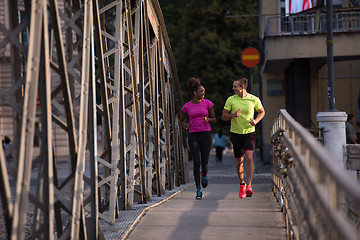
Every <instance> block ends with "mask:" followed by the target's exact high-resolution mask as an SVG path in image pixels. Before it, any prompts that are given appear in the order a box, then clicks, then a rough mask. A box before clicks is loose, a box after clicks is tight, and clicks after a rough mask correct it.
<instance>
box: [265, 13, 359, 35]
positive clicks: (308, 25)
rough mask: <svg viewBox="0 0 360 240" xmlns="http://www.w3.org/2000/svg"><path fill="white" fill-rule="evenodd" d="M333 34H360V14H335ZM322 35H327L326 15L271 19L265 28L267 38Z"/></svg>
mask: <svg viewBox="0 0 360 240" xmlns="http://www.w3.org/2000/svg"><path fill="white" fill-rule="evenodd" d="M333 32H334V33H345V32H360V12H339V13H334V14H333ZM321 33H326V14H325V13H321V14H316V13H312V14H302V15H289V16H276V17H269V18H268V19H267V24H266V28H265V36H283V35H309V34H321Z"/></svg>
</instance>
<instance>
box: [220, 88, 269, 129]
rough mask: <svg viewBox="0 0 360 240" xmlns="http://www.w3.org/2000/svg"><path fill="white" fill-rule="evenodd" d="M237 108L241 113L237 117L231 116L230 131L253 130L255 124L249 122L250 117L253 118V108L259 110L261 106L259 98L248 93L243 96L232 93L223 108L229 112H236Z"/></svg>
mask: <svg viewBox="0 0 360 240" xmlns="http://www.w3.org/2000/svg"><path fill="white" fill-rule="evenodd" d="M239 108H240V109H241V114H240V116H239V117H234V118H231V127H230V132H233V133H237V134H248V133H252V132H255V126H252V125H251V124H250V118H252V119H254V112H255V111H254V109H256V110H259V109H260V108H262V104H261V101H260V99H259V98H258V97H256V96H254V95H252V94H249V93H248V94H247V95H246V97H245V98H241V97H239V96H238V95H233V96H230V97H229V98H228V99H227V100H226V102H225V106H224V109H226V110H229V111H230V114H232V113H234V112H236V111H237V110H238V109H239Z"/></svg>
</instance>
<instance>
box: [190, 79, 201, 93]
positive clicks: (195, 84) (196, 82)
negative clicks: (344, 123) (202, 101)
mask: <svg viewBox="0 0 360 240" xmlns="http://www.w3.org/2000/svg"><path fill="white" fill-rule="evenodd" d="M187 85H188V86H189V88H190V90H191V94H192V95H194V91H197V90H198V89H199V87H201V86H202V85H201V84H200V79H198V78H195V77H191V78H189V79H188V81H187Z"/></svg>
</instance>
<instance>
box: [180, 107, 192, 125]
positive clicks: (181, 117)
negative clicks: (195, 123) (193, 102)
mask: <svg viewBox="0 0 360 240" xmlns="http://www.w3.org/2000/svg"><path fill="white" fill-rule="evenodd" d="M185 117H186V113H184V112H183V111H181V114H180V123H181V126H182V127H183V128H184V129H188V128H189V126H190V124H189V123H185V122H184V121H185Z"/></svg>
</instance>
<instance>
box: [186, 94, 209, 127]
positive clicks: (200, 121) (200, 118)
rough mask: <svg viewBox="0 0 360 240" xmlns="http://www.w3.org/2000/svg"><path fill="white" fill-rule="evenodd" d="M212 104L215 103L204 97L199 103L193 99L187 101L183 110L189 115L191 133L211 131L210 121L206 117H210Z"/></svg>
mask: <svg viewBox="0 0 360 240" xmlns="http://www.w3.org/2000/svg"><path fill="white" fill-rule="evenodd" d="M212 106H214V104H213V103H212V102H211V101H210V100H207V99H203V100H201V102H199V103H197V104H195V103H193V102H192V101H190V102H187V103H185V105H184V106H183V107H182V108H181V111H183V112H184V113H187V114H188V115H189V122H190V127H189V133H192V132H204V131H211V126H210V123H209V122H206V121H205V120H204V117H209V109H210V108H211V107H212Z"/></svg>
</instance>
